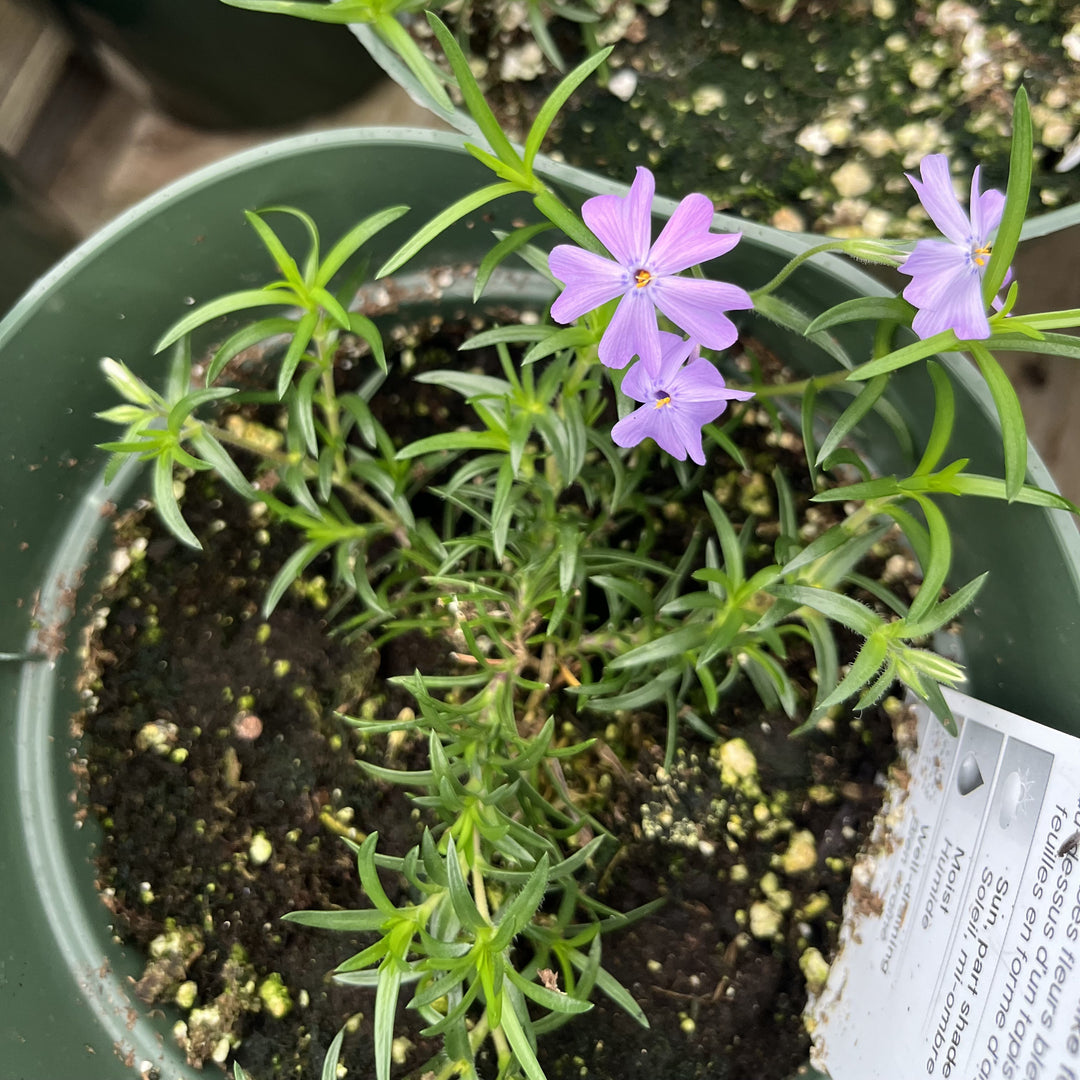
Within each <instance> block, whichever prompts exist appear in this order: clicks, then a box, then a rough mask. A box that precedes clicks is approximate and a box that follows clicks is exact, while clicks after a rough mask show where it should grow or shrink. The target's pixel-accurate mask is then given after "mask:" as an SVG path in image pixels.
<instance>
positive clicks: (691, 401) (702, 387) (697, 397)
mask: <svg viewBox="0 0 1080 1080" xmlns="http://www.w3.org/2000/svg"><path fill="white" fill-rule="evenodd" d="M669 389H670V391H671V394H672V397H673V399H674V401H675V403H676V404H677V405H678V406H679V408H680V410H682V409H683V408H684V407H686V408H692V409H694V412H695V415H697V414H698V413H699V412H707V411H708V410H709V409H710V408H715V409H716V411H715V412H714V413H713V415H712V416H710V417H709V420H713V419H715V418H716V417H717V416H719V415H720V413H722V412H723V411H724V409H725V407H726V406H727V403H728V401H730V400H732V399H734V400H738V401H746V400H747V399H748V398H752V397H753V396H754V392H753V390H730V389H728V386H727V384H726V383H725V382H724V376H723V375H721V374H720V372H719V371H717V370H716V368H715V367H714V366H713V365H712V364H711V363H709V361H708V360H704V359H702V358H701V357H698V358H697V359H696V360H691V361H690V363H689V364H687V365H686V367H684V368H683V369H682V371H680V372H679V373H678V375H677V376H676V378H675V380H674V382H673V385H672V386H671V387H669ZM705 422H706V423H707V422H708V421H705Z"/></svg>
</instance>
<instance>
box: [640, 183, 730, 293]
mask: <svg viewBox="0 0 1080 1080" xmlns="http://www.w3.org/2000/svg"><path fill="white" fill-rule="evenodd" d="M715 212H716V211H715V210H714V209H713V204H712V200H710V199H709V198H708V197H707V196H705V195H697V194H695V195H687V196H686V198H685V199H683V200H682V202H680V203H679V205H678V206H677V207H675V212H674V213H673V214H672V215H671V217H670V218H669V219H668V222H667V224H666V225H665V226H664V228H663V230H662V231H661V233H660V235H659V236H658V237H657V238H656V243H655V244H653V246H652V250H651V251H650V252H649V259H648V264H649V269H650V270H652V272H653V273H654V274H677V273H678V272H679V271H680V270H686V269H687V268H688V267H691V266H697V264H698V263H703V262H708V261H709V260H710V259H715V258H717V257H718V256H720V255H723V254H724V253H725V252H727V251H730V250H731V249H732V248H733V247H734V246H735V245H736V244H737V243H738V242H739V240H740V239H741V237H742V233H710V232H709V226H710V225H712V219H713V214H714V213H715Z"/></svg>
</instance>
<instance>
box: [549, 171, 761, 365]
mask: <svg viewBox="0 0 1080 1080" xmlns="http://www.w3.org/2000/svg"><path fill="white" fill-rule="evenodd" d="M655 187H656V183H655V181H654V180H653V175H652V173H651V172H649V170H648V169H646V168H642V167H641V166H638V170H637V175H636V177H635V178H634V183H633V184H632V185H631V187H630V192H629V194H628V195H626V196H620V195H597V196H595V197H594V198H592V199H588V200H587V201H586V202H585V204H584V206H582V208H581V214H582V217H584V219H585V224H586V225H588V226H589V228H590V229H592V231H593V232H594V233H595V234H596V236H597V237H598V238H599V239H600V241H601V242H602V243H603V244H604V246H605V247H606V248H607V249H608V251H610V252H611V254H612V255H614V256H615V260H614V262H613V261H612V260H611V259H605V258H603V257H602V256H600V255H594V254H593V253H592V252H591V251H583V250H582V249H581V248H576V247H571V246H569V245H568V244H560V245H559V246H558V247H556V248H554V249H553V250H552V252H551V256H550V258H549V261H548V265H549V266H550V268H551V272H552V274H554V275H555V277H557V278H558V279H559V280H560V281H562V282H564V283H565V285H566V288H565V289H564V290H563V292H562V295H561V296H560V297H559V298H558V299H557V300H556V301H555V303H554V304H552V305H551V317H552V318H553V319H555V321H556V322H561V323H571V322H573V321H574V320H575V319H577V318H578V317H579V316H581V315H584V314H585V313H586V312H588V311H593V310H595V309H596V308H598V307H599V306H600V305H601V304H604V303H606V302H607V301H608V300H612V299H614V298H615V297H616V296H622V300H621V301H620V302H619V306H618V307H617V308H616V309H615V314H614V316H613V317H612V319H611V323H610V325H609V326H608V328H607V329H606V330H605V331H604V336H603V338H602V339H601V341H600V361H601V363H604V364H606V365H607V366H608V367H613V368H622V367H626V365H627V364H628V363H630V361H631V360H632V359H633V357H634V355H635V354H637V355H638V356H640V357H641V359H642V360H644V361H645V362H646V363H648V364H650V365H651V366H653V367H656V365H657V364H658V363H659V362H660V330H659V328H658V327H657V325H656V308H659V309H660V310H661V311H662V312H663V313H664V314H665V315H666V316H667V317H668V318H669V319H670V320H671V321H672V322H673V323H675V325H676V326H680V327H682V329H684V330H686V331H687V332H688V333H689V334H690V335H691V337H693V338H694V340H695V341H699V342H701V344H702V345H706V346H708V347H709V348H710V349H726V348H727V347H728V346H729V345H730V344H731V343H732V342H733V341H734V340H735V338H736V330H735V325H734V324H733V323H732V321H731V320H730V319H729V318H728V317H727V316H726V315H725V314H724V311H732V310H740V309H745V308H751V307H753V306H754V304H753V301H752V300H751V299H750V296H749V294H748V293H747V292H746V291H745V290H744V289H740V288H739V287H738V286H737V285H727V284H725V283H724V282H722V281H702V280H701V279H700V278H692V277H676V276H675V275H677V274H678V273H679V272H680V271H682V270H686V269H688V268H689V267H691V266H696V265H697V264H698V263H703V262H707V261H708V260H709V259H715V258H716V257H717V256H718V255H723V254H724V252H726V251H730V250H731V249H732V248H733V247H734V246H735V245H736V244H737V243H738V242H739V238H740V236H741V234H740V233H719V234H714V233H710V232H709V226H710V225H711V224H712V219H713V206H712V203H711V202H710V201H709V199H708V198H706V197H705V196H704V195H687V196H686V198H685V199H683V200H682V202H680V203H679V205H678V206H677V207H676V208H675V213H673V214H672V215H671V218H670V220H669V221H668V222H667V224H666V225H665V226H664V228H663V230H662V231H661V233H660V235H659V236H658V237H657V239H656V243H655V244H653V245H652V246H651V247H650V246H649V241H650V238H651V236H652V199H653V192H654V190H655Z"/></svg>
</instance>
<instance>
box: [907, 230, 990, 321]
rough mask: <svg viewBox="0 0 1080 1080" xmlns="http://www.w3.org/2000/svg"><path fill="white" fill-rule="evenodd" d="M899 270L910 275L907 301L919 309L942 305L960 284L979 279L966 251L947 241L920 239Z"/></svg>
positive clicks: (976, 269) (976, 268)
mask: <svg viewBox="0 0 1080 1080" xmlns="http://www.w3.org/2000/svg"><path fill="white" fill-rule="evenodd" d="M897 269H898V270H899V272H900V273H901V274H908V275H910V276H911V278H912V280H911V282H910V283H909V284H908V285H907V287H906V288H905V289H904V299H905V300H907V301H908V303H910V304H914V305H915V307H919V308H921V307H937V306H939V305H940V304H941V303H942V302H943V301H944V299H945V298H946V296H947V295H948V293H949V292H950V291H951V290H952V289H954V288H955V287H956V286H957V283H959V282H963V281H964V280H966V279H967V277H968V276H969V275H973V276H976V277H977V276H978V267H976V266H975V265H974V263H973V262H972V261H971V259H970V258H969V256H968V253H967V251H966V250H965V249H964V248H961V247H959V246H958V245H956V244H952V243H949V242H948V241H946V240H920V241H919V242H918V243H917V244H916V245H915V250H914V251H912V253H911V254H910V255H909V256H908V257H907V258H906V259H905V260H904V261H903V263H901V264H900V266H899V267H897Z"/></svg>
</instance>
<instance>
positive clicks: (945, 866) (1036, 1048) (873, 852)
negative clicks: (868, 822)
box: [807, 693, 1080, 1080]
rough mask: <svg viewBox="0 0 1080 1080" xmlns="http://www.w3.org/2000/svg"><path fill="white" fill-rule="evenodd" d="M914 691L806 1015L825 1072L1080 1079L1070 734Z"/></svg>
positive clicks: (1078, 841) (1076, 811) (1076, 849)
mask: <svg viewBox="0 0 1080 1080" xmlns="http://www.w3.org/2000/svg"><path fill="white" fill-rule="evenodd" d="M947 697H948V701H949V705H950V706H951V708H952V709H953V712H954V716H955V717H956V722H957V724H958V726H959V728H960V733H959V736H958V737H956V738H954V737H952V736H950V735H949V734H948V733H947V732H945V731H944V730H943V729H942V727H941V725H940V724H939V723H938V721H937V720H936V719H935V718H934V717H933V716H931V715H930V714H929V712H928V710H926V709H925V708H924V707H922V706H916V707H915V715H916V717H917V724H918V742H917V748H916V749H914V750H913V751H911V752H910V754H909V755H908V761H907V771H908V776H907V778H906V782H905V778H904V777H903V775H902V774H901V776H899V777H898V778H896V779H894V780H893V781H891V782H890V789H889V792H888V794H887V796H886V804H885V807H884V809H883V810H882V813H881V815H880V816H879V818H878V820H877V822H876V823H875V828H874V835H873V839H872V841H871V844H870V849H869V852H868V853H867V854H866V855H865V856H864V857H863V858H862V859H861V860H860V863H859V865H858V866H857V867H856V870H855V873H854V875H853V879H852V887H851V890H850V892H849V895H848V900H847V907H846V910H845V917H844V926H843V929H842V933H841V949H840V953H839V955H838V956H837V958H836V960H835V962H834V963H833V965H832V968H831V970H830V973H829V978H828V982H827V984H826V987H825V989H824V990H823V991H822V993H821V995H820V996H819V997H818V998H817V999H816V1000H815V1001H812V1002H811V1004H810V1006H809V1007H808V1009H807V1015H808V1018H809V1020H810V1022H811V1026H812V1027H813V1037H814V1051H813V1054H812V1057H811V1060H812V1061H813V1064H814V1065H815V1066H816V1067H817V1068H819V1069H821V1070H823V1071H825V1072H827V1073H828V1074H829V1076H831V1077H832V1080H871V1078H873V1080H914V1078H918V1077H923V1076H926V1077H935V1078H937V1077H941V1078H942V1080H960V1078H962V1080H998V1078H1000V1080H1080V868H1078V865H1077V861H1078V856H1080V739H1076V738H1074V737H1072V736H1070V735H1065V734H1062V733H1061V732H1058V731H1055V730H1053V729H1051V728H1047V727H1042V726H1040V725H1039V724H1035V723H1032V722H1031V721H1030V720H1026V719H1024V718H1023V717H1020V716H1016V715H1014V714H1012V713H1008V712H1005V711H1004V710H1002V709H996V708H993V707H992V706H989V705H984V704H983V703H982V702H979V701H975V700H973V699H971V698H968V697H964V696H963V695H961V694H956V693H950V694H948V695H947Z"/></svg>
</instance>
